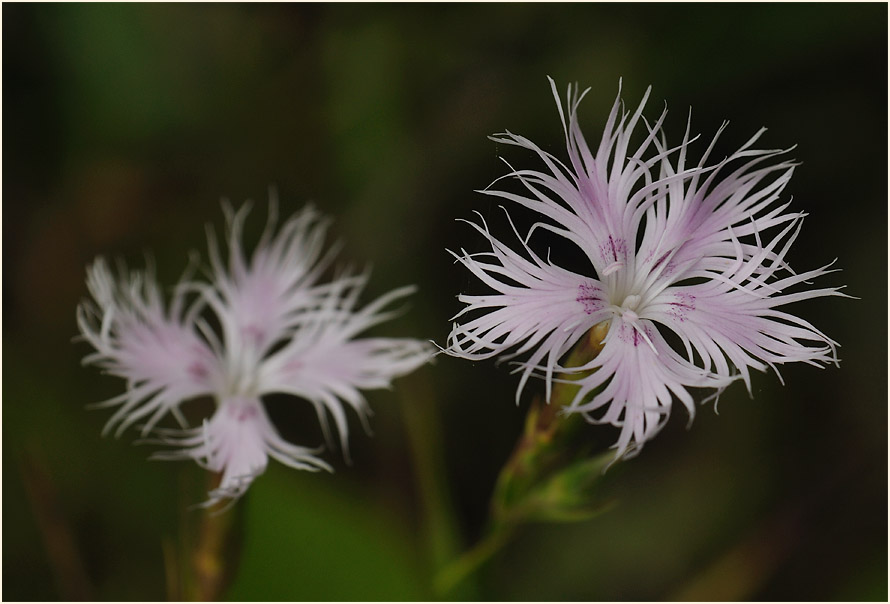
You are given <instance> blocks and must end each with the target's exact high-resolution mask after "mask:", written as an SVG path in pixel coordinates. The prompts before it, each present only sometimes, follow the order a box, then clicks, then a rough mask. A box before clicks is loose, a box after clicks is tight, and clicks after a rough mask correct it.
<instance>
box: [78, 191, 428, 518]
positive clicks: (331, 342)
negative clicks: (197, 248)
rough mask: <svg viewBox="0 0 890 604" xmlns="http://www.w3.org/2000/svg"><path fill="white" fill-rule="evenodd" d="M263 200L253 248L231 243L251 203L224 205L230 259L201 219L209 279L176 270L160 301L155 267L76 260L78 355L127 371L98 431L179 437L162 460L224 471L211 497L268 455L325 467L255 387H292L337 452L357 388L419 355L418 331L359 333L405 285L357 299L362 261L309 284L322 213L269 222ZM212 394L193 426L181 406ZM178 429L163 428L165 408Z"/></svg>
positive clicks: (323, 265) (321, 263)
mask: <svg viewBox="0 0 890 604" xmlns="http://www.w3.org/2000/svg"><path fill="white" fill-rule="evenodd" d="M276 207H277V205H276V204H275V203H274V202H273V203H272V204H270V211H269V221H268V223H267V226H266V230H265V232H264V234H263V236H262V238H261V240H260V242H259V244H258V245H257V246H256V249H255V250H254V252H253V254H251V255H249V257H248V255H247V254H245V252H244V250H243V245H242V241H241V236H242V230H243V225H244V221H245V219H246V217H247V213H248V211H249V206H247V205H245V206H244V207H242V208H241V209H240V210H239V211H238V212H237V213H235V212H233V211H232V210H231V209H230V208H229V206H228V205H226V206H225V209H226V218H227V223H228V227H227V237H226V242H227V247H228V258H227V261H223V259H222V254H221V253H220V251H219V249H218V246H217V243H216V238H215V236H214V235H213V231H212V230H211V231H210V233H209V239H210V270H209V271H208V276H209V278H208V280H206V281H204V280H200V279H195V278H193V275H192V273H193V271H187V273H186V275H185V276H184V277H183V279H182V280H181V281H180V283H179V284H178V285H177V286H176V287H175V288H174V289H173V292H172V300H171V302H170V303H169V305H165V303H164V296H163V295H162V293H161V290H160V288H159V287H158V285H157V283H156V281H155V278H154V276H153V272H152V271H151V270H147V271H144V272H127V270H126V269H125V268H124V267H121V269H120V270H119V272H118V274H117V275H115V274H114V273H112V271H111V270H110V268H109V267H108V265H107V263H106V262H105V260H103V259H102V258H99V259H97V260H96V261H95V262H94V263H93V264H92V266H91V267H90V268H89V269H88V271H87V285H88V288H89V291H90V294H91V296H92V300H91V301H86V302H84V303H83V304H81V305H80V306H79V307H78V309H77V319H78V326H79V328H80V332H81V334H82V336H83V338H84V339H85V340H86V341H87V342H88V343H89V344H90V345H91V346H92V347H93V348H94V349H95V352H93V353H92V354H90V355H89V356H87V357H86V358H85V359H84V362H85V363H92V364H96V365H99V366H100V367H102V368H103V369H105V370H106V371H107V372H108V373H110V374H112V375H116V376H118V377H122V378H124V379H125V380H126V388H125V391H124V392H123V394H121V395H119V396H117V397H114V398H112V399H110V400H108V401H105V402H104V403H100V404H99V405H98V406H100V407H116V411H115V413H114V414H113V415H112V416H111V418H110V419H109V421H108V423H107V424H106V427H105V431H106V432H108V431H110V430H113V429H114V430H115V432H116V434H117V435H120V434H121V433H122V432H124V431H125V430H126V429H127V428H128V427H130V426H133V425H138V426H140V428H141V433H142V436H143V437H145V436H148V435H150V434H153V435H154V437H153V440H154V442H160V443H163V444H165V445H172V446H174V447H177V448H176V449H173V450H167V451H163V452H159V453H156V454H155V457H156V458H160V459H181V458H189V459H194V460H195V461H197V462H198V463H199V464H201V465H202V466H204V467H206V468H207V469H209V470H212V471H214V472H218V473H221V481H220V484H219V488H217V489H215V490H214V491H212V492H211V493H210V500H209V501H208V502H207V503H208V504H211V505H212V504H215V503H217V502H219V501H221V500H223V499H234V498H237V497H239V496H241V495H242V494H243V493H244V492H245V491H246V490H247V488H248V486H249V485H250V483H251V482H252V481H253V479H254V478H255V477H256V476H258V475H259V474H261V473H262V472H263V471H264V470H265V468H266V464H267V461H268V458H270V457H271V458H272V459H275V460H277V461H279V462H281V463H283V464H285V465H288V466H291V467H293V468H297V469H304V470H319V469H326V470H330V466H329V465H328V464H327V463H326V462H324V461H323V460H322V459H320V458H319V457H317V453H318V452H319V448H314V449H309V448H304V447H299V446H296V445H294V444H291V443H289V442H287V441H285V440H284V439H283V438H282V437H281V436H280V435H279V434H278V432H277V431H276V429H275V427H274V426H273V425H272V423H271V421H270V420H269V417H268V416H267V414H266V411H265V409H264V407H263V403H262V400H261V399H262V397H263V396H264V395H268V394H273V393H284V394H291V395H295V396H298V397H300V398H302V399H304V400H305V401H308V402H309V403H310V404H312V405H313V406H314V407H315V409H316V410H317V412H318V417H319V420H320V422H321V425H322V428H323V431H324V434H325V436H326V437H328V440H329V441H330V440H332V439H333V437H332V431H331V429H330V428H329V427H328V415H330V416H332V417H333V418H334V425H335V426H336V431H337V433H338V434H339V440H340V444H341V447H342V449H343V452H344V455H347V456H348V430H349V428H348V422H347V412H346V409H347V408H350V409H353V410H354V411H355V412H356V413H357V414H358V415H359V417H360V419H361V420H362V423H364V424H365V425H367V417H368V416H369V415H370V409H369V407H368V404H367V401H366V400H365V398H364V396H363V394H362V390H368V389H376V388H389V387H390V386H391V384H392V381H393V380H394V379H395V378H397V377H399V376H402V375H405V374H407V373H410V372H411V371H413V370H414V369H416V368H417V367H419V366H420V365H422V364H423V363H425V362H426V361H428V360H429V359H430V356H431V351H430V346H429V344H428V343H426V342H423V341H420V340H413V339H409V338H382V337H364V338H363V337H360V334H361V333H362V332H364V331H366V330H367V329H368V328H370V327H371V326H373V325H376V324H377V323H380V322H382V321H385V320H387V319H390V318H392V317H393V315H394V314H396V312H395V311H393V310H387V308H389V307H390V305H391V304H392V303H393V302H394V301H396V300H398V299H401V298H404V297H405V296H407V295H409V294H410V293H412V291H413V289H414V288H413V287H403V288H400V289H397V290H394V291H392V292H390V293H388V294H385V295H383V296H381V297H380V298H378V299H377V300H376V301H373V302H371V303H370V304H368V305H366V306H364V307H361V306H360V305H359V303H358V299H359V296H360V294H361V292H362V289H363V288H364V286H365V284H366V283H367V280H368V273H367V272H365V273H362V274H352V273H349V272H346V273H343V274H340V275H339V276H338V277H336V278H334V279H333V280H331V281H330V282H320V277H321V275H322V273H323V272H324V271H325V269H327V268H328V266H329V265H330V262H331V260H332V258H333V255H334V254H335V253H336V249H337V246H334V247H331V248H328V250H327V251H325V247H324V238H325V232H326V229H327V221H326V220H324V219H323V218H322V217H321V216H320V215H319V214H318V212H317V211H316V210H315V209H314V208H312V207H311V206H307V207H306V208H304V209H303V210H302V211H300V212H298V213H296V214H295V215H294V216H293V217H291V218H290V219H288V220H287V221H286V222H285V223H284V224H283V225H281V226H280V228H277V225H276V222H277V220H276V218H277V216H276ZM201 396H209V397H212V398H213V399H214V400H215V402H216V410H215V412H214V413H213V415H212V416H211V417H209V418H207V419H205V420H204V421H203V424H202V425H201V426H196V427H190V426H189V425H188V423H187V421H186V417H185V415H184V414H183V412H182V410H181V406H182V404H183V403H184V402H186V401H188V400H191V399H194V398H197V397H201ZM168 414H169V415H171V416H172V417H173V418H175V419H176V420H177V421H178V422H179V424H180V429H175V428H173V429H171V428H168V427H164V428H160V427H158V423H159V422H160V421H161V420H162V419H163V418H164V417H166V416H167V415H168Z"/></svg>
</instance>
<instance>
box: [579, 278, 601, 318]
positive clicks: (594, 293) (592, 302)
mask: <svg viewBox="0 0 890 604" xmlns="http://www.w3.org/2000/svg"><path fill="white" fill-rule="evenodd" d="M601 293H602V290H601V289H600V288H599V287H598V286H596V285H593V284H591V283H582V284H581V285H579V286H578V297H577V298H575V300H576V301H577V302H580V303H581V304H582V305H583V306H584V312H586V313H587V314H588V315H592V314H593V313H595V312H596V311H598V310H601V309H602V308H603V300H602V297H601Z"/></svg>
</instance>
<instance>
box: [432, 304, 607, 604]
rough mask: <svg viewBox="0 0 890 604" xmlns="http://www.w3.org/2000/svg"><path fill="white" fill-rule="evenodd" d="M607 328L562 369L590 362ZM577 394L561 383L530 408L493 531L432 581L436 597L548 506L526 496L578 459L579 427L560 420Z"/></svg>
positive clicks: (504, 476)
mask: <svg viewBox="0 0 890 604" xmlns="http://www.w3.org/2000/svg"><path fill="white" fill-rule="evenodd" d="M608 328H609V324H608V322H603V323H600V324H598V325H596V326H594V327H593V328H592V329H591V330H590V331H588V332H587V334H586V335H585V336H584V337H583V338H582V339H581V340H580V341H579V342H578V343H577V344H576V345H575V347H574V349H573V350H572V352H571V353H570V354H569V357H568V359H567V360H566V364H565V366H566V367H580V366H582V365H585V364H587V363H588V362H590V361H591V360H593V359H594V358H595V357H596V356H597V355H598V354H599V352H600V350H602V346H603V344H602V343H603V339H604V338H605V336H606V333H608ZM583 375H584V374H580V373H579V374H565V375H563V376H561V377H562V379H563V380H569V381H575V380H578V379H580V378H581V377H582V376H583ZM577 392H578V386H576V385H574V384H571V383H568V382H566V381H559V382H556V383H555V384H554V386H553V391H552V393H551V397H550V403H549V404H544V403H542V402H541V400H540V399H536V400H535V401H533V402H532V405H531V407H530V408H529V411H528V415H527V416H526V422H525V429H524V431H523V434H522V436H521V437H520V438H519V441H518V442H517V443H516V447H515V448H514V450H513V453H512V454H511V455H510V458H509V459H508V460H507V463H506V464H505V465H504V467H503V469H502V470H501V473H500V475H499V476H498V480H497V483H496V484H495V489H494V494H493V496H492V504H491V520H492V522H491V527H492V528H491V529H490V530H489V532H488V533H487V534H486V535H485V537H483V538H482V540H481V541H479V542H478V543H477V544H476V545H475V546H474V547H473V548H472V549H470V550H469V551H468V552H466V553H464V554H463V555H462V556H460V557H459V558H458V559H457V560H455V561H454V562H452V563H451V564H450V565H449V566H446V567H445V568H444V569H442V571H441V572H440V573H439V574H438V576H437V577H436V581H435V584H436V588H437V592H438V593H440V594H445V593H448V592H449V591H451V590H452V589H454V588H455V587H456V586H458V585H460V584H461V583H462V582H464V581H465V580H466V579H467V578H468V577H470V576H471V575H472V574H473V573H475V572H476V571H477V570H478V569H479V568H481V567H482V565H483V564H485V563H486V562H487V561H488V560H490V559H491V557H492V556H494V555H495V554H496V553H497V552H498V551H500V549H501V548H502V547H503V546H504V544H505V543H507V542H508V541H509V540H510V538H511V537H512V536H513V534H514V533H515V532H516V529H517V528H518V527H519V526H520V525H522V524H523V523H525V522H526V521H528V520H529V519H530V518H531V517H532V516H533V515H534V514H536V513H538V512H539V511H540V510H539V508H540V507H541V506H542V505H546V501H545V502H542V501H540V500H536V499H535V497H534V496H533V495H529V493H530V490H531V489H532V487H534V486H535V485H537V484H539V482H540V481H541V480H544V479H546V478H547V477H549V476H551V475H552V474H553V473H554V472H557V471H559V469H560V468H561V467H562V466H563V465H564V464H565V463H566V461H567V456H570V455H577V451H576V450H574V449H573V447H571V446H570V445H571V442H570V441H571V438H572V437H573V436H574V435H575V434H576V432H577V430H578V428H579V427H580V425H582V424H583V421H581V420H580V419H578V418H577V417H573V416H564V415H561V414H560V411H561V409H562V407H564V406H565V405H567V404H569V403H571V401H572V399H573V398H574V397H575V395H576V394H577ZM596 463H597V464H598V463H599V462H596ZM594 465H596V464H594ZM596 467H598V466H596Z"/></svg>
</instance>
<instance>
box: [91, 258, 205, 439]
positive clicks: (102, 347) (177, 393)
mask: <svg viewBox="0 0 890 604" xmlns="http://www.w3.org/2000/svg"><path fill="white" fill-rule="evenodd" d="M87 285H88V287H89V290H90V293H91V294H92V297H93V301H92V302H90V301H87V302H84V303H82V304H81V305H80V306H78V309H77V323H78V327H79V328H80V332H81V334H82V336H83V337H84V339H85V340H86V341H87V342H89V343H90V344H91V345H92V346H93V348H95V352H94V353H92V354H90V355H89V356H87V357H86V358H85V359H84V362H85V363H92V364H96V365H99V366H100V367H102V368H104V369H105V370H106V371H108V372H109V373H110V374H112V375H116V376H119V377H122V378H124V379H126V380H127V390H126V392H125V393H124V394H123V395H121V396H118V397H115V398H113V399H111V400H109V401H106V402H105V403H100V404H99V406H102V407H110V406H116V405H119V408H118V409H117V411H116V412H115V413H114V415H113V416H112V417H111V419H109V421H108V423H107V424H106V426H105V431H106V432H107V431H108V430H111V429H112V428H113V427H114V426H115V425H117V426H118V427H117V434H118V435H120V434H121V433H122V432H123V431H124V430H126V428H127V427H129V426H130V425H132V424H133V423H134V422H136V421H138V420H140V419H143V418H146V417H148V420H147V422H146V424H145V427H144V429H143V434H146V433H147V432H148V431H149V430H151V428H152V427H153V426H154V425H155V424H156V423H157V422H158V421H159V420H160V419H161V418H162V417H163V416H164V415H165V414H166V413H167V412H172V413H174V414H175V415H176V416H177V419H179V420H180V422H181V423H182V422H184V420H183V419H182V417H181V415H180V414H179V412H178V409H177V407H178V405H179V404H180V403H181V402H182V401H185V400H188V399H191V398H194V397H197V396H201V395H206V394H210V393H212V391H213V389H214V386H215V384H216V382H217V381H218V379H219V362H218V359H217V356H216V354H214V352H213V351H212V350H211V348H210V347H209V346H208V345H207V343H206V342H205V341H204V340H203V339H201V337H200V336H199V335H198V333H197V332H196V330H195V319H194V315H195V312H196V311H197V310H198V309H199V307H198V306H193V307H192V308H191V309H190V310H189V312H188V313H185V315H183V306H184V298H183V295H184V294H183V291H184V288H178V289H177V293H176V294H175V295H174V299H173V302H172V304H171V305H170V308H169V310H165V308H164V304H163V302H162V299H161V294H160V290H159V288H158V286H157V284H156V282H155V280H154V277H153V275H152V273H151V272H150V271H146V272H144V273H140V272H132V273H130V274H126V273H125V271H124V270H123V269H122V270H121V275H119V277H118V278H115V277H114V276H113V275H112V273H111V271H110V270H109V268H108V265H107V263H106V262H105V260H104V259H103V258H98V259H97V260H96V261H95V262H94V263H93V264H92V265H91V266H90V267H89V269H88V271H87Z"/></svg>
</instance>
